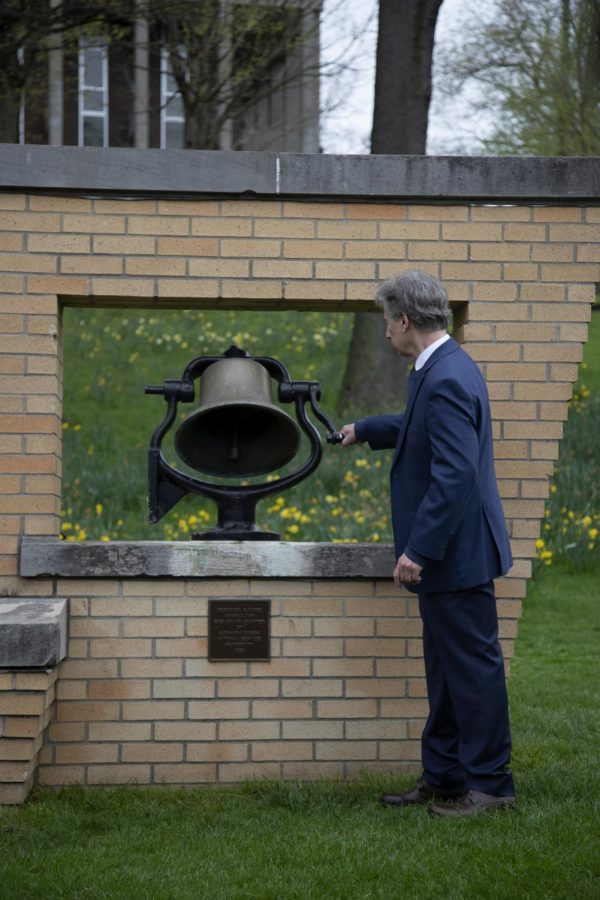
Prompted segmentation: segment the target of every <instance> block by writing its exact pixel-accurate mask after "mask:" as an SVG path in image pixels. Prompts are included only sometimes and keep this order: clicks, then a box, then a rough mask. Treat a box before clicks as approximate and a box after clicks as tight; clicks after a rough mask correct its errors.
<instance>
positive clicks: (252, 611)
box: [208, 600, 271, 662]
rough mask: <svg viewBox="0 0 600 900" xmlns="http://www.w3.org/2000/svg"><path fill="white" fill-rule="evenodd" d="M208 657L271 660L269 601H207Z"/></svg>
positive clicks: (229, 659) (210, 658)
mask: <svg viewBox="0 0 600 900" xmlns="http://www.w3.org/2000/svg"><path fill="white" fill-rule="evenodd" d="M208 658H209V660H211V661H213V662H214V661H215V660H227V661H228V662H231V661H232V660H245V659H261V660H267V659H271V601H270V600H209V601H208Z"/></svg>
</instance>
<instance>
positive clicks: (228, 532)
mask: <svg viewBox="0 0 600 900" xmlns="http://www.w3.org/2000/svg"><path fill="white" fill-rule="evenodd" d="M192 540H193V541H279V540H281V535H280V534H279V533H278V532H277V531H259V530H258V529H256V530H255V531H251V530H250V529H244V528H212V529H211V530H210V531H196V532H195V533H194V534H192Z"/></svg>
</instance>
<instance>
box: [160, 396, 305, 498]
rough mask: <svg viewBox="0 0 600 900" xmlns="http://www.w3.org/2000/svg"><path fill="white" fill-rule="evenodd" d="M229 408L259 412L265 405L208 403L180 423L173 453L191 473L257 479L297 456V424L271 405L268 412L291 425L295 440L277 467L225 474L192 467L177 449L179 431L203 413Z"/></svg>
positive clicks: (247, 402)
mask: <svg viewBox="0 0 600 900" xmlns="http://www.w3.org/2000/svg"><path fill="white" fill-rule="evenodd" d="M230 406H243V407H246V408H247V407H252V408H256V409H259V410H264V409H265V404H264V403H260V402H258V401H256V400H252V401H250V400H240V399H234V400H226V401H224V402H223V403H209V404H207V405H206V406H202V407H201V408H200V409H197V410H196V411H195V412H194V413H192V414H191V415H190V416H189V417H188V418H187V419H185V420H184V421H183V422H182V423H181V425H180V426H179V428H178V429H177V431H176V432H175V435H174V439H173V448H174V450H175V453H176V454H177V456H178V457H179V459H180V460H181V461H182V462H183V463H185V465H186V466H189V468H190V469H192V471H194V472H201V473H202V474H203V475H212V476H213V477H215V478H226V479H228V480H234V479H236V478H258V477H260V476H261V475H270V474H271V473H272V472H277V470H278V469H282V468H283V467H284V466H287V465H288V464H289V463H290V462H291V461H292V460H293V459H294V457H295V456H296V455H297V453H298V451H299V449H300V445H301V441H302V432H301V429H300V426H299V425H298V423H297V422H295V421H294V419H293V418H292V417H291V416H290V414H289V413H287V412H286V411H285V410H284V409H281V407H279V406H277V405H276V404H273V405H272V406H270V407H269V411H270V412H272V413H275V414H276V415H277V416H279V417H280V419H282V420H283V421H285V422H286V425H291V426H292V427H293V435H294V438H295V443H294V448H293V451H290V452H289V453H287V454H286V458H285V459H283V460H281V461H279V462H278V463H277V465H274V466H269V467H268V468H265V467H264V466H263V467H261V468H256V467H254V466H253V467H252V468H251V469H248V468H244V469H241V468H240V469H239V470H238V471H236V472H232V473H227V472H223V471H222V469H216V468H212V467H211V468H208V467H207V466H204V465H203V467H202V468H199V467H198V466H197V465H193V464H192V463H191V462H189V459H186V458H185V456H183V455H182V453H181V452H180V450H179V447H178V441H177V438H178V436H179V433H180V431H181V429H182V428H184V427H185V425H186V423H187V422H190V421H191V420H192V418H194V419H195V420H196V421H197V420H198V419H199V418H201V416H203V415H204V413H208V412H211V411H213V410H220V409H223V408H224V407H230Z"/></svg>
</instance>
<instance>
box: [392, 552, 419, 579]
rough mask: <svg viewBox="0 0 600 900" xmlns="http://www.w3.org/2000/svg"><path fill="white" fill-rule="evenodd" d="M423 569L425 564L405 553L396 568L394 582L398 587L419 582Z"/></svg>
mask: <svg viewBox="0 0 600 900" xmlns="http://www.w3.org/2000/svg"><path fill="white" fill-rule="evenodd" d="M422 571H423V566H420V565H419V564H418V563H416V562H413V561H412V559H409V558H408V556H407V555H406V553H403V554H402V556H401V557H400V559H399V560H398V562H397V563H396V568H395V569H394V584H395V585H396V587H402V585H403V584H418V583H419V582H420V580H421V572H422Z"/></svg>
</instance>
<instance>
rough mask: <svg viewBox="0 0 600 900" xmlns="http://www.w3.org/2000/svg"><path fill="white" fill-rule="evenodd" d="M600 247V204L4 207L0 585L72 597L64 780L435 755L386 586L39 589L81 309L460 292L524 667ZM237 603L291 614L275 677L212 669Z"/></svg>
mask: <svg viewBox="0 0 600 900" xmlns="http://www.w3.org/2000/svg"><path fill="white" fill-rule="evenodd" d="M599 236H600V210H599V209H598V208H597V207H591V206H590V207H586V206H585V205H572V206H544V205H535V204H523V205H506V206H495V205H486V204H483V203H480V204H478V203H472V204H468V203H460V204H455V205H441V204H440V205H435V204H431V205H430V204H427V205H425V204H418V203H400V204H398V203H363V202H353V203H350V202H343V203H342V202H299V201H286V200H281V201H280V200H251V201H249V200H235V199H233V200H217V199H210V200H160V199H142V200H125V199H119V198H115V199H110V198H106V199H88V198H84V197H73V196H65V197H58V196H43V195H35V194H32V195H29V196H25V195H18V194H11V193H6V194H3V195H0V414H1V416H2V418H1V425H0V547H1V549H0V591H2V593H5V594H9V595H11V594H12V595H17V596H18V595H22V596H25V595H26V596H54V595H59V596H68V597H70V598H71V599H72V602H71V640H70V648H69V658H68V659H67V660H66V661H65V662H64V663H63V664H62V665H61V667H60V678H59V683H58V701H57V705H56V716H55V721H54V722H53V723H52V726H51V731H50V740H49V742H48V743H47V746H46V748H45V750H44V756H43V759H44V763H43V767H42V777H43V779H44V781H46V782H47V783H60V782H61V781H63V780H75V781H84V782H86V783H98V782H101V781H129V780H138V781H143V782H146V781H151V780H153V781H154V782H158V781H163V780H164V781H166V782H169V783H185V782H190V781H191V782H194V781H214V780H222V781H234V780H238V779H240V778H242V777H250V776H254V775H277V776H280V775H281V776H283V777H304V776H306V777H309V776H311V775H313V774H329V773H335V774H343V775H351V774H353V773H354V772H356V771H358V770H359V769H360V768H364V767H368V768H372V769H378V768H386V767H387V768H390V767H397V766H398V765H404V764H406V765H408V764H410V763H411V761H414V760H416V759H417V757H418V746H417V742H418V736H419V733H420V728H421V727H422V721H423V715H424V713H425V700H424V688H423V682H422V671H421V661H420V643H419V637H418V633H419V628H418V621H417V614H416V610H415V609H414V608H413V605H412V601H411V600H410V599H409V598H408V596H407V595H403V594H401V595H398V594H397V593H396V592H395V591H391V590H390V586H389V583H388V582H368V583H367V584H360V583H354V582H350V583H348V582H343V583H342V582H340V583H337V582H336V583H332V584H328V583H327V582H326V581H323V582H316V581H315V582H305V581H301V580H298V581H292V582H286V581H277V580H271V581H269V582H261V581H254V582H253V581H245V580H243V579H242V580H241V581H240V580H237V579H236V580H234V581H232V582H227V581H225V582H214V583H212V582H206V581H203V580H200V581H193V580H185V579H181V580H177V581H173V582H170V581H160V580H158V581H153V582H147V581H137V580H131V581H124V582H122V583H121V582H119V581H117V580H114V581H112V580H108V581H107V580H103V581H101V582H97V581H96V582H95V581H93V580H81V581H79V580H70V579H69V580H65V581H60V580H59V582H58V584H56V582H55V580H54V579H47V578H43V579H35V580H25V579H21V578H20V577H19V576H18V547H19V538H20V536H21V535H24V534H25V535H57V534H58V530H59V509H60V490H61V488H60V456H61V433H62V432H61V397H62V383H61V346H60V311H61V308H62V306H64V305H75V306H78V305H88V304H90V303H92V304H99V305H110V306H146V307H157V306H160V307H165V308H169V307H178V306H186V307H206V308H208V307H210V308H217V307H218V308H233V309H236V308H251V309H264V308H267V309H286V308H294V309H303V308H305V309H328V310H340V311H349V312H350V311H356V310H365V309H370V308H371V307H372V296H373V291H374V286H375V284H376V282H377V281H379V280H380V279H382V278H385V277H387V276H389V275H391V274H394V273H396V272H399V271H401V270H403V269H406V268H415V267H417V268H421V269H425V270H427V271H429V272H431V273H433V274H434V275H436V276H438V277H440V278H441V279H442V280H443V281H444V282H445V283H446V285H447V287H448V292H449V296H450V300H451V302H452V304H453V307H454V312H455V334H456V336H457V338H458V339H459V340H460V341H461V342H462V344H463V346H464V347H465V349H467V351H468V352H469V353H471V355H472V356H473V357H474V358H475V360H476V361H477V362H478V363H479V364H480V366H481V368H482V370H483V371H484V373H485V375H486V377H487V380H488V384H489V389H490V396H491V400H492V406H493V414H494V420H495V425H494V427H495V450H496V459H497V472H498V477H499V483H500V491H501V494H502V497H503V502H504V508H505V512H506V515H507V519H508V521H509V526H510V530H511V535H512V541H513V551H514V556H515V565H514V568H513V570H512V571H511V573H510V575H509V577H507V578H505V579H503V580H501V581H500V582H499V584H498V595H499V598H500V607H501V615H502V621H501V629H502V636H503V640H504V641H505V647H506V650H507V654H508V656H510V655H511V653H512V641H513V638H514V635H515V633H516V623H517V620H518V617H519V613H520V601H521V598H522V597H523V596H524V593H525V587H526V581H527V578H528V576H529V574H530V567H531V559H532V557H533V555H534V552H535V539H536V537H537V536H538V534H539V527H540V519H541V517H542V516H543V510H544V500H545V498H546V496H547V494H548V485H549V476H550V475H551V473H552V469H553V465H554V462H555V460H556V458H557V456H558V447H559V441H560V438H561V434H562V422H563V420H564V419H565V418H566V414H567V402H568V400H569V398H570V396H571V391H572V385H573V382H574V381H575V379H576V377H577V368H578V363H579V361H580V360H581V348H582V345H583V343H584V342H585V340H586V336H587V323H588V321H589V318H590V304H591V301H592V300H593V297H594V291H595V283H596V282H597V281H600V267H599V265H598V262H599V260H600V252H599V244H598V237H599ZM216 590H218V591H219V592H221V591H223V590H225V591H227V590H229V591H230V592H231V596H240V595H243V594H244V593H252V594H256V595H260V596H270V597H272V598H273V603H274V608H276V612H275V618H274V627H276V629H278V631H277V632H276V636H275V641H274V643H275V645H276V651H277V652H276V653H275V656H274V659H273V662H272V663H271V664H270V665H268V664H248V665H247V666H246V664H241V668H235V667H233V668H232V667H230V670H231V671H229V670H227V668H226V667H225V668H224V667H223V666H224V664H220V666H219V667H218V668H214V666H213V665H212V664H210V665H209V664H207V663H206V661H205V648H204V643H203V642H204V640H205V636H204V633H203V631H202V629H203V628H205V623H206V599H207V598H208V597H210V596H212V592H213V591H216ZM221 595H222V594H221ZM325 611H327V612H325ZM248 675H251V676H252V677H251V678H248ZM194 691H197V692H198V694H197V695H196V694H194Z"/></svg>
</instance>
